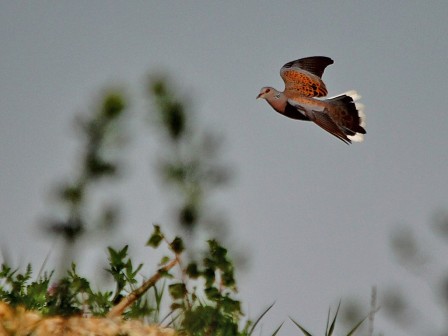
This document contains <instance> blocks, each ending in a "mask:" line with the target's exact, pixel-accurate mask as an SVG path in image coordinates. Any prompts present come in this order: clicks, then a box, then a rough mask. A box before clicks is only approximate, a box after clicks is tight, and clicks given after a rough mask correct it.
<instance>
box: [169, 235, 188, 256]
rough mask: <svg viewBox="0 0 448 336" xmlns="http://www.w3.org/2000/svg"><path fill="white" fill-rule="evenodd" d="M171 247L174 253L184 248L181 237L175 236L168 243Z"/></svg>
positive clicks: (178, 252)
mask: <svg viewBox="0 0 448 336" xmlns="http://www.w3.org/2000/svg"><path fill="white" fill-rule="evenodd" d="M170 247H171V249H172V250H173V252H174V253H176V254H180V253H182V252H183V250H185V246H184V242H183V241H182V238H179V237H176V238H174V240H173V241H172V242H171V244H170Z"/></svg>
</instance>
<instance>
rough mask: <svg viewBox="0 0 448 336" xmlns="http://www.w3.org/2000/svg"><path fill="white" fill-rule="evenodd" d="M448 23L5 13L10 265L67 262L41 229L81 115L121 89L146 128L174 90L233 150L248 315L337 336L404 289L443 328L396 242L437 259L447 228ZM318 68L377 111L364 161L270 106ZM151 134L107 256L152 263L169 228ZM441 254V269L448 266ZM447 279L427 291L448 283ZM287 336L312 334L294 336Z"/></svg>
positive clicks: (330, 82)
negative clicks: (436, 236) (168, 88)
mask: <svg viewBox="0 0 448 336" xmlns="http://www.w3.org/2000/svg"><path fill="white" fill-rule="evenodd" d="M447 16H448V2H447V1H390V2H384V1H313V2H311V1H281V2H280V1H230V2H229V1H226V2H218V1H182V2H181V1H178V2H174V1H134V2H124V1H65V2H64V1H62V2H61V1H52V2H50V1H33V2H24V1H2V2H1V3H0V188H1V189H0V191H1V192H0V213H1V226H0V244H1V248H2V250H6V251H8V253H9V254H10V255H12V256H14V258H13V259H14V261H15V262H17V263H21V264H24V263H25V262H27V261H30V260H31V261H33V262H34V263H36V264H37V265H40V264H41V263H42V261H43V259H44V258H45V255H46V254H47V253H48V251H49V250H50V249H51V246H52V245H53V240H52V239H50V238H48V237H45V236H44V235H43V234H42V233H41V231H39V229H38V224H39V221H40V220H41V219H42V218H43V217H45V216H46V215H49V214H51V213H52V211H53V210H54V207H52V206H51V204H52V203H51V197H50V195H51V193H50V188H49V187H51V186H53V185H54V183H56V182H59V181H62V180H64V179H65V178H66V177H68V176H71V175H73V174H74V171H73V167H72V164H73V163H74V162H75V159H74V158H76V154H77V148H79V146H78V144H77V143H76V133H75V131H74V130H73V120H74V116H75V114H76V113H79V112H84V113H85V112H86V111H87V110H89V109H90V108H91V107H92V106H93V105H94V102H95V99H96V98H97V97H98V95H99V93H100V92H101V90H102V89H104V88H107V87H109V86H110V85H111V84H118V85H122V86H123V87H125V88H126V90H127V92H128V94H129V97H130V98H132V100H133V101H136V102H138V103H136V104H140V105H137V106H136V105H134V106H133V111H134V112H135V113H141V114H142V115H143V110H144V108H145V104H146V103H145V101H144V100H143V97H144V94H143V89H144V83H145V80H146V76H147V75H148V74H149V73H154V72H167V73H168V74H169V75H170V76H171V78H172V80H173V82H174V83H175V85H176V86H177V88H179V91H180V93H181V94H182V95H186V96H188V97H189V100H191V101H192V108H193V109H194V110H195V111H196V113H197V117H198V119H199V120H200V121H201V123H200V127H210V128H211V129H213V130H215V131H216V132H217V133H218V134H220V135H222V136H223V138H224V145H223V149H224V150H223V152H222V161H223V162H225V163H228V164H229V165H230V166H232V167H233V169H234V171H235V178H234V180H233V183H232V184H231V185H230V186H229V187H228V188H227V189H226V190H225V191H223V192H221V193H220V195H219V197H217V198H216V200H219V202H214V203H213V204H214V206H215V207H216V208H217V209H222V211H224V212H225V214H226V218H227V219H228V221H229V225H230V232H231V237H232V239H233V240H234V241H235V245H236V246H240V247H241V246H242V247H244V249H243V250H245V251H247V252H248V255H249V258H250V259H249V260H250V263H249V265H250V266H249V268H248V269H247V270H246V271H243V270H241V271H240V273H239V274H240V276H239V284H240V291H241V293H240V297H241V299H242V300H243V301H244V303H245V307H244V308H245V311H246V312H248V313H249V314H250V315H251V316H255V315H256V314H258V313H259V312H261V311H262V310H263V309H264V308H265V307H266V306H268V305H269V304H270V303H272V302H273V301H274V300H275V301H276V305H275V307H274V309H273V311H272V312H271V313H270V314H269V315H268V316H267V317H265V318H264V320H263V321H262V324H263V334H264V335H268V334H269V331H272V330H273V329H274V328H275V327H276V326H277V325H278V324H279V323H280V322H281V321H283V320H285V319H287V316H289V315H290V316H293V317H294V318H296V319H297V320H299V321H300V322H302V323H303V324H304V325H305V326H306V327H307V328H308V329H310V330H311V331H313V333H314V332H315V333H316V334H318V333H323V329H324V326H325V319H326V313H327V309H328V307H329V305H330V304H332V305H333V306H335V305H336V304H337V302H338V300H339V299H340V298H342V300H344V298H348V297H352V296H356V297H359V298H360V299H361V300H363V303H364V304H365V310H366V311H367V309H368V302H369V296H370V288H371V286H372V285H377V286H378V290H379V293H380V294H381V293H382V290H384V289H385V288H387V287H388V286H389V285H391V284H395V285H397V286H399V287H400V288H401V289H402V290H403V291H404V293H407V294H408V295H409V296H411V300H412V302H413V303H414V304H415V305H416V306H417V307H418V308H419V310H420V312H421V313H422V314H423V316H425V321H426V322H425V323H426V325H430V326H431V328H434V329H433V330H437V328H441V326H442V325H443V324H444V323H445V322H444V318H443V316H442V315H441V313H440V311H439V310H437V309H436V306H435V303H433V300H432V296H431V295H432V294H433V293H432V290H431V288H430V287H429V286H427V284H426V282H425V281H423V280H419V279H416V278H413V277H412V276H410V275H409V272H408V271H407V270H404V269H403V268H402V267H400V266H398V264H397V262H396V260H395V259H394V258H393V255H392V253H391V250H390V244H389V236H390V233H391V232H392V231H393V230H394V228H396V227H397V225H402V226H410V227H413V228H414V229H415V230H416V231H417V232H418V233H419V234H421V237H420V238H421V240H422V242H423V243H425V240H427V239H428V238H427V236H425V233H426V229H425V227H426V226H427V224H428V222H429V221H430V220H431V216H432V214H433V213H434V211H435V210H437V209H440V208H447V207H448V201H447V196H448V176H447V167H448V118H447V108H446V101H447V92H448V85H447V78H448V66H447V61H448V21H447ZM312 55H325V56H329V57H331V58H333V59H334V61H335V63H334V64H333V65H331V66H330V67H328V68H327V70H326V71H325V74H324V81H325V82H326V84H327V88H328V90H329V95H330V96H332V95H337V94H340V93H342V92H344V91H347V90H351V89H356V90H357V91H358V92H359V93H360V94H361V96H362V103H364V104H365V106H366V114H367V136H366V140H365V142H364V143H361V144H356V143H355V144H353V145H351V146H347V145H345V144H343V143H342V142H341V141H339V140H337V139H336V138H334V137H333V136H331V135H330V134H328V133H326V132H324V131H323V130H321V129H320V128H319V127H317V126H315V125H313V124H311V123H304V122H298V121H293V120H290V119H288V118H284V117H282V116H280V115H279V114H276V113H275V112H274V111H273V110H272V109H271V108H270V107H269V106H268V104H266V102H264V101H257V100H255V97H256V95H257V94H258V92H259V89H260V88H261V87H262V86H273V87H276V88H278V89H281V90H282V89H283V82H282V80H281V78H280V76H279V69H280V67H281V66H282V65H283V64H284V63H286V62H288V61H291V60H294V59H297V58H301V57H306V56H312ZM140 126H141V125H140ZM140 126H138V125H134V127H136V128H135V129H134V131H135V133H136V134H134V135H132V136H131V141H130V144H129V148H130V152H129V153H128V154H127V166H126V168H127V170H126V174H127V176H128V177H129V178H130V181H129V182H128V183H126V184H123V185H122V186H121V189H120V190H119V191H118V192H117V191H115V194H114V195H111V196H113V197H116V199H118V200H123V201H124V202H125V203H126V206H127V208H126V209H125V212H124V214H123V218H124V219H123V222H124V224H123V225H122V227H121V228H120V232H121V234H120V235H119V237H118V238H117V237H116V236H115V237H112V238H107V239H110V240H107V239H106V241H105V242H103V243H104V244H109V243H111V242H112V241H114V242H116V241H127V242H129V243H131V244H132V245H133V249H134V250H133V251H134V252H138V253H139V255H140V256H141V258H142V259H143V260H150V259H151V258H150V251H148V250H147V249H144V248H143V247H142V246H143V244H144V243H145V241H146V238H147V237H148V235H149V233H150V231H151V223H153V222H160V221H163V220H164V219H165V220H166V218H169V216H167V211H168V210H167V206H166V199H167V197H165V196H166V193H163V192H162V191H161V188H160V184H159V183H157V181H156V179H155V175H154V173H153V171H154V170H153V168H154V159H155V158H156V157H157V152H158V149H157V148H156V144H157V143H156V142H154V141H155V139H156V138H154V137H152V138H151V137H150V138H149V139H151V141H150V142H148V138H147V137H145V136H141V135H139V134H141V133H137V129H138V132H143V133H144V132H145V131H146V132H150V131H149V129H147V128H145V126H141V127H140ZM134 131H133V132H134ZM161 195H162V196H161ZM438 243H439V242H437V244H433V245H431V247H430V248H431V253H432V254H434V255H439V256H441V255H442V253H445V254H446V249H443V247H444V246H443V244H438ZM89 244H90V245H96V242H92V241H91V242H90V243H89ZM89 244H85V246H83V251H80V253H79V257H80V264H81V267H84V268H89V265H90V267H92V265H94V266H93V267H97V266H95V265H98V264H99V263H100V260H104V259H105V257H106V255H105V252H104V251H103V250H101V251H100V252H99V254H98V253H96V254H95V256H93V257H89V258H87V257H86V255H92V253H91V252H89V251H90V250H91V248H90V245H89ZM140 247H142V248H141V249H140ZM97 252H98V251H97ZM55 257H56V256H54V253H53V255H52V258H55ZM442 261H443V260H442ZM432 269H433V270H434V272H433V273H434V274H432V273H429V274H427V276H428V277H429V278H435V277H437V276H438V275H439V274H436V273H437V272H436V271H435V270H436V269H437V267H434V268H432ZM149 272H150V271H148V273H149ZM421 327H422V326H421V325H420V327H417V326H415V327H414V326H412V328H411V329H414V330H413V332H410V331H409V330H407V331H404V330H402V329H399V328H395V326H394V324H392V323H391V322H390V321H389V320H388V319H387V318H386V317H385V316H384V312H382V311H380V312H379V314H378V315H377V323H376V331H378V332H380V331H383V332H385V334H386V335H395V336H401V335H408V334H411V335H412V334H413V335H418V334H420V335H422V334H426V335H428V330H426V332H423V333H422V332H421V330H419V329H418V328H421ZM280 334H281V335H292V334H298V330H297V329H296V328H295V327H293V326H292V324H291V323H289V322H288V323H286V324H285V326H284V329H283V330H282V332H281V333H280Z"/></svg>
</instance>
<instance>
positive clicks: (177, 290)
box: [168, 283, 187, 300]
mask: <svg viewBox="0 0 448 336" xmlns="http://www.w3.org/2000/svg"><path fill="white" fill-rule="evenodd" d="M168 291H169V292H170V295H171V297H172V298H173V299H174V300H177V299H182V298H183V297H184V296H185V295H186V294H187V288H186V287H185V284H183V283H174V284H171V285H169V286H168Z"/></svg>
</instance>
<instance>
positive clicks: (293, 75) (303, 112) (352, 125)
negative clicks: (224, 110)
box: [257, 56, 366, 144]
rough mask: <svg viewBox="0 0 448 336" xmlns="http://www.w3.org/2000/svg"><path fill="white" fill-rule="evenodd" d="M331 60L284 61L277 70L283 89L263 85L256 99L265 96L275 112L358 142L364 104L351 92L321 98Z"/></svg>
mask: <svg viewBox="0 0 448 336" xmlns="http://www.w3.org/2000/svg"><path fill="white" fill-rule="evenodd" d="M333 63H334V61H333V60H332V59H331V58H329V57H326V56H311V57H305V58H300V59H298V60H295V61H291V62H288V63H286V64H285V65H283V66H282V68H281V69H280V76H281V78H282V79H283V81H284V82H285V90H284V91H283V92H280V91H277V90H276V89H274V88H273V87H270V86H265V87H263V88H262V89H261V90H260V93H259V94H258V96H257V99H259V98H262V99H265V100H266V101H267V102H268V103H269V105H271V107H272V108H273V109H274V110H275V111H277V112H278V113H280V114H282V115H284V116H286V117H288V118H292V119H297V120H305V121H312V122H314V123H315V124H316V125H318V126H320V127H322V128H323V129H324V130H325V131H327V132H329V133H330V134H332V135H334V136H335V137H337V138H338V139H340V140H342V141H343V142H345V143H346V144H350V143H351V142H352V141H354V142H362V141H363V140H364V135H365V134H366V129H365V127H366V117H365V114H364V105H362V104H360V103H359V102H358V100H359V99H360V98H361V96H360V95H359V94H358V93H357V92H356V91H355V90H351V91H347V92H345V93H342V94H340V95H338V96H335V97H331V98H327V99H318V98H321V97H325V96H326V95H327V93H328V91H327V88H326V86H325V83H324V82H323V81H322V75H323V73H324V70H325V68H326V67H327V66H329V65H330V64H333Z"/></svg>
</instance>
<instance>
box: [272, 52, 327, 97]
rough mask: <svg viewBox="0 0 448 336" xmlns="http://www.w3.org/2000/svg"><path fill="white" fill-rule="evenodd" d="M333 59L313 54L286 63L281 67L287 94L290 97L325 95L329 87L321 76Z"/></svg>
mask: <svg viewBox="0 0 448 336" xmlns="http://www.w3.org/2000/svg"><path fill="white" fill-rule="evenodd" d="M330 64H333V60H332V59H331V58H329V57H325V56H312V57H306V58H301V59H298V60H295V61H292V62H288V63H286V64H285V65H284V66H283V67H282V68H281V69H280V76H281V77H282V79H283V81H284V82H285V92H284V93H285V95H286V96H287V97H288V98H293V97H297V96H306V97H323V96H326V95H327V88H326V87H325V84H324V82H323V81H322V79H321V77H322V74H323V73H324V70H325V68H326V67H327V66H329V65H330Z"/></svg>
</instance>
